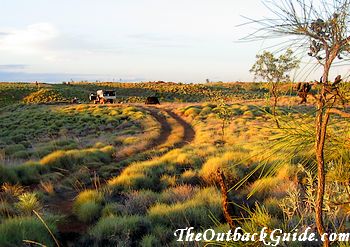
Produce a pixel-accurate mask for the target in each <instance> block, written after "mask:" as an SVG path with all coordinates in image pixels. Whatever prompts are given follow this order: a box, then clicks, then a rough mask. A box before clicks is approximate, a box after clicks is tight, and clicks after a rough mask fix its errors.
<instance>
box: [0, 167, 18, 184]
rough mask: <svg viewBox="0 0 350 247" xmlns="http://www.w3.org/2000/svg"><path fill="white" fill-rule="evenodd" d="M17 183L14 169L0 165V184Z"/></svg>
mask: <svg viewBox="0 0 350 247" xmlns="http://www.w3.org/2000/svg"><path fill="white" fill-rule="evenodd" d="M17 181H18V177H17V173H16V171H15V170H14V169H12V168H8V167H5V166H2V165H0V184H3V183H6V182H8V183H16V182H17Z"/></svg>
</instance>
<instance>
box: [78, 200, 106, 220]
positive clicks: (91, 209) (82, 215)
mask: <svg viewBox="0 0 350 247" xmlns="http://www.w3.org/2000/svg"><path fill="white" fill-rule="evenodd" d="M100 211H101V204H99V203H96V202H95V201H88V202H85V203H82V204H81V205H80V206H79V208H78V209H76V215H77V217H78V219H79V220H80V221H82V222H85V223H89V222H92V221H94V220H95V219H97V218H98V216H99V215H100Z"/></svg>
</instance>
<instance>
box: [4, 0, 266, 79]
mask: <svg viewBox="0 0 350 247" xmlns="http://www.w3.org/2000/svg"><path fill="white" fill-rule="evenodd" d="M1 10H2V11H1V17H0V20H1V21H0V54H1V55H0V81H32V80H41V81H51V82H53V81H56V82H61V81H68V80H70V79H73V80H108V81H112V80H113V79H114V80H116V81H119V80H120V79H122V80H123V81H155V80H164V81H176V82H180V81H182V82H204V81H205V79H206V78H208V79H210V80H211V81H249V80H252V79H253V76H252V75H251V74H250V73H249V69H250V67H251V66H252V64H253V63H254V61H255V54H256V53H258V52H261V51H262V49H263V48H264V46H268V44H267V42H266V41H265V42H264V43H263V42H254V43H242V42H237V41H238V40H239V39H240V38H243V37H244V36H245V35H247V34H249V33H251V32H253V31H254V27H251V26H243V27H242V26H241V27H238V25H239V24H242V23H245V22H246V19H244V18H243V17H242V16H248V17H251V18H257V19H259V18H263V17H266V16H269V11H268V10H267V9H266V8H265V7H264V6H263V5H262V3H261V0H245V1H239V0H238V1H237V0H236V1H234V0H99V1H98V0H60V1H58V0H50V1H48V0H30V1H28V0H11V1H2V3H1Z"/></svg>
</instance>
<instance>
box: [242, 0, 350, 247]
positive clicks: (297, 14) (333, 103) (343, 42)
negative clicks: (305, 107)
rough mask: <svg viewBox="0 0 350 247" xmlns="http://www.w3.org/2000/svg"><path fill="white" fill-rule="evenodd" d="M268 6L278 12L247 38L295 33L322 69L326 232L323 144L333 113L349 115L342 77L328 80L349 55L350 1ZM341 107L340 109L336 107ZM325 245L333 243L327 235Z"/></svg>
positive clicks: (318, 142) (319, 97) (319, 125)
mask: <svg viewBox="0 0 350 247" xmlns="http://www.w3.org/2000/svg"><path fill="white" fill-rule="evenodd" d="M266 6H267V7H268V8H269V9H270V10H271V11H272V12H273V13H274V14H275V18H269V19H263V20H254V21H253V23H255V24H260V25H261V29H260V30H259V31H260V33H261V32H262V33H261V35H260V34H259V31H258V32H255V33H254V34H253V35H252V36H250V37H248V39H251V38H252V39H255V40H256V39H257V38H264V39H266V38H271V37H276V36H282V37H285V36H289V37H290V36H292V37H294V39H293V44H291V45H299V47H301V48H304V50H305V53H307V54H308V55H309V56H311V57H313V58H314V59H315V61H316V62H317V63H318V64H319V65H320V67H321V69H322V77H321V80H320V82H319V83H315V85H314V86H315V87H317V88H318V93H317V94H313V95H312V96H313V97H314V98H315V100H316V102H317V103H316V118H315V136H316V137H315V156H316V162H317V177H318V180H317V196H316V207H315V213H316V226H317V230H318V232H319V234H320V235H323V234H324V233H325V232H326V228H325V226H324V223H323V211H322V208H323V201H324V193H325V183H326V180H325V174H326V170H325V159H324V147H325V142H326V137H327V126H328V123H329V120H330V116H331V114H332V113H335V114H338V115H340V116H343V117H349V115H350V114H348V113H346V112H344V111H342V110H341V109H340V108H339V106H341V105H344V102H345V100H346V98H345V97H344V95H343V94H342V92H341V91H342V90H341V83H340V82H341V80H340V78H339V77H337V79H336V80H334V82H329V78H328V77H329V72H330V69H331V67H332V65H333V63H334V61H336V60H337V59H338V60H339V62H340V61H341V60H342V59H343V57H344V56H348V55H349V54H350V25H349V24H350V0H332V1H331V0H329V1H327V0H322V1H318V2H317V3H315V1H312V0H281V1H267V0H266ZM337 107H338V108H337ZM324 246H330V242H329V239H328V236H327V235H325V242H324Z"/></svg>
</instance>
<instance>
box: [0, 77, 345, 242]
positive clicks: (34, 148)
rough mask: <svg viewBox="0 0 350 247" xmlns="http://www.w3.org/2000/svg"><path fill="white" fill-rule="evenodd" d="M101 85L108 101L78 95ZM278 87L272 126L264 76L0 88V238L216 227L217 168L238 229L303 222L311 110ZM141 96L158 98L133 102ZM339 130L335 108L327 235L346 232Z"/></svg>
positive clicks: (219, 221)
mask: <svg viewBox="0 0 350 247" xmlns="http://www.w3.org/2000/svg"><path fill="white" fill-rule="evenodd" d="M100 88H104V89H111V88H112V89H115V90H116V92H117V97H118V101H119V102H120V103H119V104H106V105H94V104H88V103H87V98H88V95H89V93H90V92H93V91H96V90H97V89H100ZM284 90H285V96H283V97H282V99H281V102H280V105H279V108H278V111H279V115H280V117H279V121H280V123H281V126H282V128H281V129H279V128H277V127H276V125H275V120H274V119H273V118H272V117H271V113H270V107H269V104H268V99H267V98H266V94H267V92H268V88H267V85H266V84H265V83H246V84H244V83H227V84H226V83H213V84H192V85H189V84H174V83H100V84H96V83H76V84H70V85H49V84H39V86H36V85H33V84H18V83H16V84H12V83H3V84H0V93H1V97H0V170H1V171H0V183H1V186H2V187H1V192H0V246H20V245H24V244H25V241H34V242H38V243H41V244H44V245H46V246H55V245H57V243H56V241H57V242H58V243H59V244H60V245H61V246H69V244H72V243H73V242H74V243H75V245H76V246H186V245H183V244H182V243H181V244H179V243H178V242H176V238H175V237H174V231H175V230H176V229H178V228H185V227H189V226H193V227H195V229H196V230H197V231H201V230H203V229H207V228H214V229H216V230H218V231H222V232H223V231H228V230H229V225H228V224H227V223H226V220H225V218H224V215H223V208H222V194H221V191H220V188H219V186H218V180H217V176H216V171H217V169H218V168H220V169H222V170H223V171H224V175H225V178H226V183H227V185H228V187H229V188H232V189H231V190H230V192H229V194H228V197H229V200H230V201H231V202H232V204H231V205H230V214H231V215H232V217H233V218H234V219H235V220H236V224H237V225H239V226H241V227H243V229H244V230H245V231H247V232H258V231H259V230H260V229H261V228H262V227H265V226H266V227H268V228H269V229H275V228H280V229H283V230H284V231H292V230H293V229H294V228H298V227H299V228H303V227H306V226H312V227H314V215H313V214H314V213H313V212H314V205H315V184H316V182H317V181H316V177H315V161H314V157H313V153H312V150H313V141H314V133H313V116H314V109H313V107H312V105H311V103H309V104H308V105H304V106H300V105H297V104H296V102H298V98H297V97H296V96H295V95H294V94H293V92H292V91H291V87H290V86H289V85H287V84H286V85H284ZM153 95H157V96H158V97H160V99H161V102H162V104H161V105H160V106H157V107H153V106H146V105H143V104H142V103H140V102H143V101H144V99H145V97H147V96H153ZM72 97H78V98H79V99H80V101H81V102H82V103H81V104H69V103H67V102H69V101H70V99H71V98H72ZM222 100H224V101H225V102H226V104H225V106H224V107H226V108H227V110H228V111H229V112H230V114H231V117H230V121H228V123H227V124H226V126H225V127H224V128H225V131H224V135H223V134H222V133H223V132H222V128H223V125H222V124H223V123H222V121H223V120H222V119H220V118H219V117H218V116H219V113H220V111H221V108H222V107H223V106H222ZM310 102H312V101H310ZM349 127H350V126H349V121H347V120H344V119H341V118H336V117H334V118H333V119H332V121H331V124H330V127H329V139H330V141H328V142H327V146H326V162H327V171H328V172H327V181H328V183H327V188H326V191H327V196H326V200H325V209H324V210H325V215H326V218H325V219H326V223H327V226H328V227H329V229H330V230H332V231H338V232H349V229H350V222H349V217H350V206H349V203H347V202H349V201H350V194H349V191H350V187H349V186H350V184H349V181H350V173H349V171H350V152H349V138H350V129H349ZM36 212H37V213H38V214H39V215H40V217H41V218H42V219H43V221H44V222H45V223H46V225H45V224H43V222H42V221H41V220H40V218H39V217H38V216H37V215H36ZM48 229H50V231H48ZM313 231H314V232H316V230H315V228H313ZM222 244H226V245H227V246H239V244H240V243H222ZM261 244H262V243H260V242H256V243H252V246H259V245H261ZM294 244H295V245H293V246H301V245H298V243H294ZM194 245H195V244H194V243H189V244H188V246H194ZM197 245H199V246H203V245H205V243H204V242H200V243H197ZM318 245H319V243H315V245H314V246H318Z"/></svg>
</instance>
